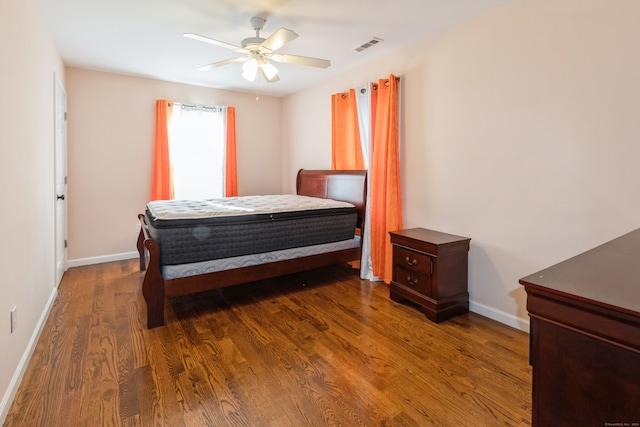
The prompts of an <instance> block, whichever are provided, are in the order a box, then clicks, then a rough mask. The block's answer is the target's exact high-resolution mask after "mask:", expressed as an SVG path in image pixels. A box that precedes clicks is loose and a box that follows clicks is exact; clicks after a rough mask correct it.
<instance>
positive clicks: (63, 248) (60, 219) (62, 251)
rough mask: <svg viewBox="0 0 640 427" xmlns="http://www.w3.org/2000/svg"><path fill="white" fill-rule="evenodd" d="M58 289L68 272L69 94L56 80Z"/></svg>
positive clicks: (56, 250)
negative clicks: (65, 273)
mask: <svg viewBox="0 0 640 427" xmlns="http://www.w3.org/2000/svg"><path fill="white" fill-rule="evenodd" d="M54 109H55V113H54V114H55V138H54V144H55V186H56V201H55V203H56V208H55V216H56V219H55V222H56V230H55V245H56V248H55V257H56V287H57V286H58V285H60V281H61V280H62V276H63V275H64V272H65V271H66V270H67V200H66V198H67V94H66V92H65V90H64V87H63V86H62V83H60V81H59V80H58V79H57V78H55V108H54Z"/></svg>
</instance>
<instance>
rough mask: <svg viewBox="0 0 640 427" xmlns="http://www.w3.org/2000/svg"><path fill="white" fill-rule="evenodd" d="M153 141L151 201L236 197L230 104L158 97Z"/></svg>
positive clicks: (234, 137)
mask: <svg viewBox="0 0 640 427" xmlns="http://www.w3.org/2000/svg"><path fill="white" fill-rule="evenodd" d="M170 134H171V136H170ZM154 139H155V141H154V148H153V165H152V178H151V198H150V200H170V199H176V198H178V199H185V198H191V199H200V198H212V197H233V196H237V195H238V178H237V173H236V110H235V108H234V107H225V106H222V107H202V106H195V105H181V104H177V103H176V104H174V103H173V102H171V101H168V100H166V99H157V100H156V123H155V138H154ZM169 140H171V142H170V141H169ZM170 145H171V149H170V147H169V146H170ZM174 175H175V176H176V177H175V179H174ZM174 181H175V182H174ZM176 187H177V191H176Z"/></svg>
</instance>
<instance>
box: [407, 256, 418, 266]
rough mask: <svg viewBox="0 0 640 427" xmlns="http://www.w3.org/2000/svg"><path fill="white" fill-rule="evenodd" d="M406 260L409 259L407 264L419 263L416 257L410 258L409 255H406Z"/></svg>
mask: <svg viewBox="0 0 640 427" xmlns="http://www.w3.org/2000/svg"><path fill="white" fill-rule="evenodd" d="M404 260H405V261H407V264H409V265H416V264H417V263H418V260H417V259H415V258H411V259H410V258H409V257H405V259H404Z"/></svg>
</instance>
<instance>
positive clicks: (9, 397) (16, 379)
mask: <svg viewBox="0 0 640 427" xmlns="http://www.w3.org/2000/svg"><path fill="white" fill-rule="evenodd" d="M57 295H58V288H55V287H54V288H53V290H52V291H51V295H49V300H48V301H47V304H46V306H45V307H44V310H42V314H41V315H40V318H39V319H38V323H37V324H36V328H35V329H34V331H33V334H32V335H31V339H30V340H29V343H28V344H27V348H26V349H25V351H24V353H23V354H22V358H21V359H20V363H18V367H17V368H16V371H15V372H14V374H13V377H12V378H11V382H10V383H9V387H7V391H6V393H5V394H4V397H3V398H2V401H0V425H4V422H5V419H6V418H7V415H8V414H9V408H10V407H11V404H12V403H13V399H14V398H15V396H16V393H17V392H18V387H20V383H21V382H22V378H23V377H24V374H25V372H26V370H27V366H28V365H29V360H31V355H32V354H33V351H34V350H35V348H36V344H37V343H38V338H40V333H41V332H42V329H43V328H44V324H45V322H46V321H47V317H49V312H50V311H51V307H53V303H54V302H55V300H56V296H57Z"/></svg>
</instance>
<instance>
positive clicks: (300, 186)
mask: <svg viewBox="0 0 640 427" xmlns="http://www.w3.org/2000/svg"><path fill="white" fill-rule="evenodd" d="M296 193H297V194H300V195H302V196H312V197H322V198H323V199H334V200H341V201H343V202H349V203H351V204H353V205H355V206H356V209H357V211H358V228H362V224H363V221H364V210H365V205H366V200H367V171H364V170H356V171H353V170H348V171H347V170H306V169H300V170H299V171H298V176H297V178H296Z"/></svg>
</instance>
